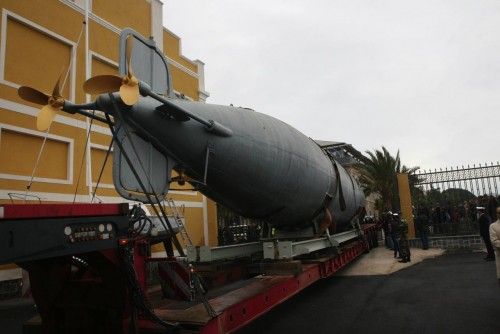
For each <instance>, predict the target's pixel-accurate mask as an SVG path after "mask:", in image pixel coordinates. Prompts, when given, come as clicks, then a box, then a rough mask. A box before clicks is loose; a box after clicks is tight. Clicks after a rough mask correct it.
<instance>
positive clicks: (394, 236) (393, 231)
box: [389, 211, 401, 258]
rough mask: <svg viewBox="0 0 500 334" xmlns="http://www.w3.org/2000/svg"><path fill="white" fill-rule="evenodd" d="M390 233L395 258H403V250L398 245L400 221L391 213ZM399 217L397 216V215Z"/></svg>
mask: <svg viewBox="0 0 500 334" xmlns="http://www.w3.org/2000/svg"><path fill="white" fill-rule="evenodd" d="M389 214H390V215H389V233H390V236H391V241H392V245H393V247H394V248H393V249H394V258H397V257H401V250H400V249H399V243H398V232H399V231H398V225H399V224H398V221H396V219H395V218H394V214H393V213H392V212H390V211H389ZM396 215H397V214H396Z"/></svg>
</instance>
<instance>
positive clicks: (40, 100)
mask: <svg viewBox="0 0 500 334" xmlns="http://www.w3.org/2000/svg"><path fill="white" fill-rule="evenodd" d="M17 95H19V97H20V98H22V99H23V100H25V101H28V102H32V103H36V104H41V105H45V104H47V103H49V96H48V95H47V94H45V93H42V92H40V91H39V90H36V89H34V88H31V87H28V86H21V87H19V88H18V89H17Z"/></svg>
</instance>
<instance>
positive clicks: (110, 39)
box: [0, 0, 217, 280]
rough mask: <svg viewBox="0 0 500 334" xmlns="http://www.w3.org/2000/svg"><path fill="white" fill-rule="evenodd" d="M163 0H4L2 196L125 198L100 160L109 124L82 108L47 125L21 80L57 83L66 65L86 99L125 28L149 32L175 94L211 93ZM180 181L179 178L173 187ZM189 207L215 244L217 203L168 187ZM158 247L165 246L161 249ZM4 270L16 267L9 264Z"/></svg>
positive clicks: (202, 235) (194, 231)
mask: <svg viewBox="0 0 500 334" xmlns="http://www.w3.org/2000/svg"><path fill="white" fill-rule="evenodd" d="M162 6H163V4H162V2H161V1H159V0H73V1H72V0H30V1H27V0H21V1H20V0H0V10H1V17H0V204H1V203H51V202H52V203H53V202H90V201H91V198H92V194H93V192H94V190H95V186H96V183H97V180H98V178H99V175H100V174H101V169H102V170H103V173H102V177H101V179H100V184H99V187H98V189H97V191H96V196H95V199H94V202H104V203H110V202H124V199H123V198H121V197H119V195H118V194H117V193H116V191H115V190H114V187H113V182H112V175H111V159H108V161H107V163H106V164H105V166H104V167H103V162H104V160H105V156H106V151H107V148H108V146H109V144H110V141H111V132H110V131H109V129H108V128H107V127H106V126H104V124H99V122H96V121H95V122H93V123H92V126H91V122H90V120H89V119H88V118H86V117H83V116H81V115H70V114H67V113H60V114H58V115H57V116H56V118H55V121H54V122H53V123H52V125H51V127H50V129H49V130H48V131H47V132H40V131H38V130H37V128H36V115H37V114H38V112H39V109H40V106H38V105H34V104H31V103H29V102H26V101H23V100H22V99H21V98H19V96H18V95H17V88H19V87H20V86H22V85H26V86H31V87H34V88H37V89H39V90H41V91H44V92H47V93H48V92H51V91H52V88H53V87H54V85H55V83H56V81H57V78H58V77H59V75H60V74H61V73H62V72H63V71H62V69H63V68H68V67H69V72H68V73H69V74H68V75H67V77H66V78H65V80H63V82H64V88H63V90H62V95H63V96H64V97H65V98H66V99H68V100H69V101H71V102H75V103H83V102H86V101H89V100H90V99H91V98H92V97H91V96H86V94H85V93H84V92H83V89H82V85H83V83H84V82H85V80H86V79H88V78H90V77H92V76H94V75H99V74H117V73H118V57H119V54H118V43H119V34H120V31H121V30H122V29H123V28H125V27H130V28H132V29H134V30H136V31H138V32H139V33H141V34H142V35H143V36H145V37H146V38H147V37H150V36H151V37H152V38H153V39H154V41H155V42H156V44H157V46H158V48H159V49H160V50H163V53H164V54H165V55H166V58H167V61H168V63H169V66H170V71H171V74H172V81H173V88H174V91H175V92H176V94H182V95H184V96H185V97H186V98H188V99H192V100H200V101H205V99H206V98H207V97H208V93H207V92H206V91H205V87H204V64H203V62H201V61H200V60H190V59H188V58H186V57H185V56H184V55H182V51H181V40H180V38H179V37H178V36H177V35H175V34H174V33H173V32H171V31H169V30H168V29H166V28H165V27H163V23H162V22H163V14H162V13H163V10H162ZM176 188H177V187H176ZM170 194H171V196H172V198H173V199H174V201H175V202H176V204H177V205H179V206H182V207H183V208H184V215H185V218H186V225H187V230H188V232H189V234H190V236H191V239H192V240H193V243H195V244H197V245H216V244H217V226H216V225H217V223H216V216H217V215H216V207H215V204H214V203H213V202H212V201H210V200H208V199H207V198H205V197H204V196H203V195H201V194H200V193H199V192H194V191H171V192H170ZM156 250H157V251H159V249H156ZM0 269H3V270H2V271H1V272H3V273H4V274H5V275H6V276H5V275H4V277H2V276H1V275H0V280H2V278H3V279H5V278H6V277H7V279H8V278H9V272H11V273H13V275H14V276H16V275H18V274H19V271H18V270H14V271H9V270H10V269H15V267H14V266H13V265H8V266H3V267H1V268H0Z"/></svg>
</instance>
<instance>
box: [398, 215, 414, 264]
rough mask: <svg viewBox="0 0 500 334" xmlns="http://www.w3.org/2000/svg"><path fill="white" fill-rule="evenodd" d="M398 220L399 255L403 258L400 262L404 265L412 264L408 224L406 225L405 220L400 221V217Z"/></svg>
mask: <svg viewBox="0 0 500 334" xmlns="http://www.w3.org/2000/svg"><path fill="white" fill-rule="evenodd" d="M397 220H398V222H399V226H398V228H399V240H398V242H399V254H400V256H401V260H400V261H399V262H403V263H406V262H410V261H411V260H410V257H411V253H410V244H409V242H408V238H407V236H406V235H407V233H408V224H407V223H406V221H405V220H404V219H399V217H397Z"/></svg>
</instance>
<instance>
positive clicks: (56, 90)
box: [52, 70, 64, 99]
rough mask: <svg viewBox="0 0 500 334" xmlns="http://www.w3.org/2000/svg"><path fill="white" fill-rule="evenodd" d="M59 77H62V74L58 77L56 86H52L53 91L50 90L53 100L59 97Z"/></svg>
mask: <svg viewBox="0 0 500 334" xmlns="http://www.w3.org/2000/svg"><path fill="white" fill-rule="evenodd" d="M63 71H64V70H63ZM61 77H62V73H61V75H59V78H58V79H57V82H56V85H55V86H54V89H53V90H52V97H53V98H54V99H57V98H58V97H61Z"/></svg>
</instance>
